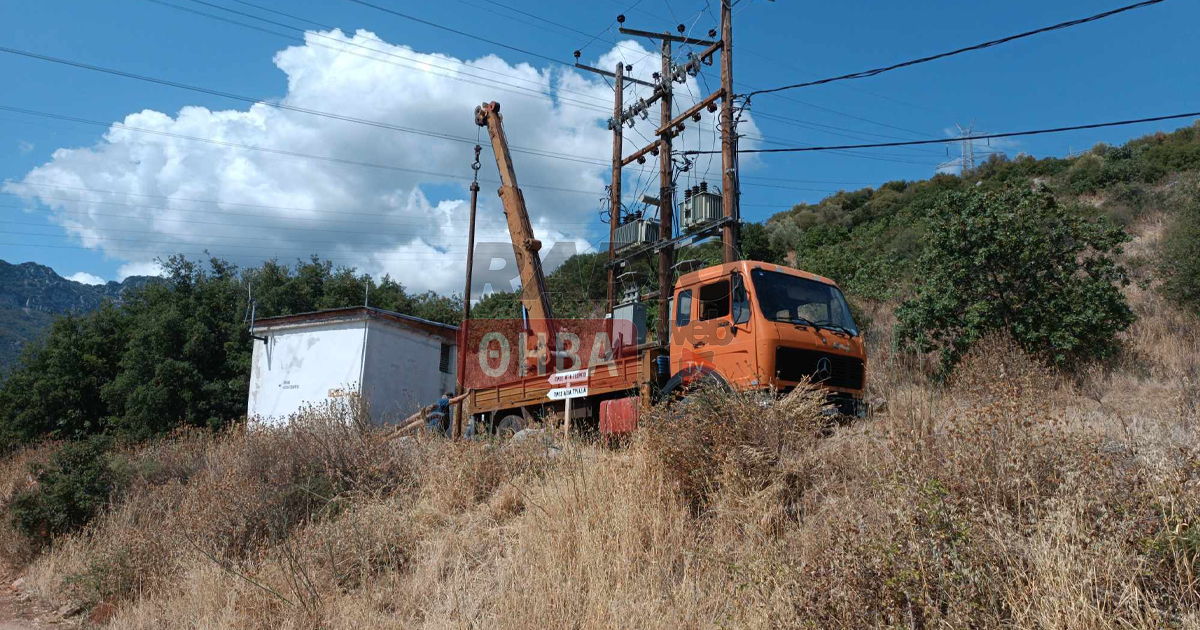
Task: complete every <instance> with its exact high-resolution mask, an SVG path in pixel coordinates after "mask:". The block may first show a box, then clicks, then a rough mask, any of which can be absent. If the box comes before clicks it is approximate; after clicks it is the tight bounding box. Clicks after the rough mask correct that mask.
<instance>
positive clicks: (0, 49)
mask: <svg viewBox="0 0 1200 630" xmlns="http://www.w3.org/2000/svg"><path fill="white" fill-rule="evenodd" d="M349 1H350V2H357V1H358V0H349ZM0 52H4V53H8V54H12V55H19V56H22V57H28V58H30V59H38V60H41V61H49V62H51V63H57V64H61V65H66V66H72V67H76V68H81V69H83V70H91V71H94V72H102V73H105V74H111V75H114V76H119V77H124V78H127V79H136V80H138V81H145V82H148V83H155V84H158V85H165V86H168V87H174V88H179V89H183V90H190V91H193V92H199V93H202V94H209V95H211V96H219V97H222V98H228V99H231V100H236V101H242V102H246V103H251V104H254V105H263V106H266V107H271V108H274V109H281V110H287V111H294V112H299V113H302V114H308V115H311V116H319V117H322V118H330V119H332V120H340V121H343V122H351V123H356V124H360V125H366V126H369V127H376V128H380V129H388V130H390V131H399V132H402V133H411V134H414V135H419V136H426V137H430V138H437V139H439V140H448V141H451V142H461V143H464V144H476V141H475V139H474V138H467V137H464V136H455V135H451V134H445V133H440V132H434V131H427V130H423V129H415V128H412V127H404V126H401V125H394V124H391V123H385V122H380V121H377V120H369V119H366V118H357V117H354V116H344V115H342V114H336V113H332V112H325V111H321V110H316V109H309V108H307V107H297V106H295V105H287V104H284V103H277V102H272V101H267V100H263V99H258V98H254V97H250V96H243V95H240V94H234V93H232V92H224V91H221V90H215V89H212V88H206V87H200V86H196V85H188V84H186V83H180V82H178V81H171V80H168V79H160V78H157V77H150V76H145V75H141V74H135V73H132V72H125V71H123V70H117V69H114V68H105V67H102V66H95V65H92V64H87V63H83V62H79V61H71V60H69V59H61V58H59V57H51V56H49V55H42V54H38V53H33V52H29V51H25V50H18V49H16V48H8V47H6V46H0ZM509 149H510V150H511V151H512V152H514V153H525V154H528V155H537V156H539V157H545V158H553V159H564V160H569V161H576V162H579V161H582V162H584V163H596V162H595V161H594V160H590V159H587V158H582V157H580V156H574V155H567V154H562V153H555V152H551V151H542V150H540V149H530V148H527V147H517V146H511V145H510V146H509Z"/></svg>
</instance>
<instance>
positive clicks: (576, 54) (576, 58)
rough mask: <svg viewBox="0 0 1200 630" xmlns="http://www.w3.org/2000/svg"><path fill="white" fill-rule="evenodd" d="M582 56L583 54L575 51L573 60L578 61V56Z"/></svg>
mask: <svg viewBox="0 0 1200 630" xmlns="http://www.w3.org/2000/svg"><path fill="white" fill-rule="evenodd" d="M582 54H583V53H581V52H579V51H578V50H576V51H575V60H576V61H579V55H582Z"/></svg>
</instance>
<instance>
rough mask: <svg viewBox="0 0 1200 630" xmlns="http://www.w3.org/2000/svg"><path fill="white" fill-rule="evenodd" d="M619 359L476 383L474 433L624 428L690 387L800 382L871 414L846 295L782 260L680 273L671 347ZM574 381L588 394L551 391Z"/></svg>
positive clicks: (846, 409) (848, 409)
mask: <svg viewBox="0 0 1200 630" xmlns="http://www.w3.org/2000/svg"><path fill="white" fill-rule="evenodd" d="M614 355H615V356H614V358H613V360H612V361H611V363H607V364H603V365H591V366H588V367H586V368H584V369H582V370H572V375H573V376H574V378H569V379H561V378H555V377H556V373H555V372H554V371H552V370H551V369H548V370H547V371H546V373H544V374H531V375H529V376H525V377H523V378H515V379H513V380H511V381H509V382H505V383H500V384H497V385H493V386H488V387H481V388H474V389H471V390H470V405H469V409H470V411H471V415H472V420H474V422H475V426H476V428H477V430H482V429H487V430H489V431H491V432H501V433H514V432H516V431H520V430H521V429H522V428H524V427H526V426H530V425H532V424H535V423H543V422H546V421H548V420H550V419H552V418H553V419H554V420H555V421H559V420H561V419H563V418H566V417H567V415H568V414H569V416H570V424H572V425H575V426H594V427H596V428H597V429H599V431H600V432H601V433H605V434H619V433H625V432H628V431H631V430H633V429H634V428H636V426H637V414H638V409H639V408H640V407H641V405H644V404H647V403H653V402H656V401H658V400H660V399H662V398H663V397H667V396H677V395H683V394H685V393H686V391H687V389H688V388H689V387H694V386H696V385H700V384H707V385H712V386H716V387H722V388H727V389H731V390H737V391H763V392H774V393H776V394H783V393H787V392H789V391H791V389H793V388H794V387H796V385H797V384H799V383H800V382H801V381H802V380H804V379H808V380H810V381H811V382H813V383H816V384H817V385H818V386H820V387H822V388H824V389H825V390H826V391H827V392H828V398H829V402H830V403H831V409H833V410H836V412H837V413H840V414H843V415H846V416H851V417H855V416H861V415H863V414H864V413H865V412H866V406H865V404H864V402H863V389H864V387H865V384H866V364H867V354H866V347H865V345H864V342H863V338H862V335H861V332H860V331H859V330H858V327H857V325H856V324H855V322H854V318H853V317H852V316H851V314H850V309H849V307H848V305H847V303H846V300H845V298H844V297H843V295H842V292H841V291H840V290H839V289H838V287H837V284H835V283H834V282H833V281H832V280H829V279H828V278H823V277H821V276H817V275H814V274H811V273H808V272H805V271H799V270H796V269H791V268H788V267H784V266H781V265H775V264H771V263H764V262H755V261H738V262H734V263H729V264H724V265H717V266H714V267H708V268H705V269H700V270H698V271H694V272H691V273H688V274H685V275H683V276H681V277H680V278H679V280H678V281H677V282H676V283H675V286H674V290H673V292H672V297H671V324H670V343H669V344H668V346H667V347H666V348H663V347H661V346H659V345H657V344H646V345H645V346H639V347H636V348H631V349H630V351H629V352H624V353H622V352H620V351H619V350H617V351H614ZM568 387H572V388H575V389H576V391H580V390H582V392H586V393H585V395H583V396H580V397H579V398H574V399H563V400H556V399H554V398H552V395H553V394H552V392H554V391H556V390H557V391H561V390H563V389H565V388H568ZM568 401H570V402H568Z"/></svg>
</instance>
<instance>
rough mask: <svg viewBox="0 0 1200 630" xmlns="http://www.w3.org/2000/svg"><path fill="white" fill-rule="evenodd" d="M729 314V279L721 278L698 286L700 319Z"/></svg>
mask: <svg viewBox="0 0 1200 630" xmlns="http://www.w3.org/2000/svg"><path fill="white" fill-rule="evenodd" d="M728 316H729V281H728V280H721V281H720V282H714V283H712V284H706V285H704V286H702V287H700V319H701V320H702V321H707V320H710V319H719V318H722V317H728Z"/></svg>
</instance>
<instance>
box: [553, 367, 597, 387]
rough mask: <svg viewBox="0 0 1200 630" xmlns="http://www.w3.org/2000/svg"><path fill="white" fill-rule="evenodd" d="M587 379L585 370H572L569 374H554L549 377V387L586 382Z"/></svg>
mask: <svg viewBox="0 0 1200 630" xmlns="http://www.w3.org/2000/svg"><path fill="white" fill-rule="evenodd" d="M587 377H588V371H587V368H584V369H582V370H572V371H570V372H555V373H554V374H551V375H550V384H551V385H566V384H567V383H574V382H575V381H586V380H587Z"/></svg>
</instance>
